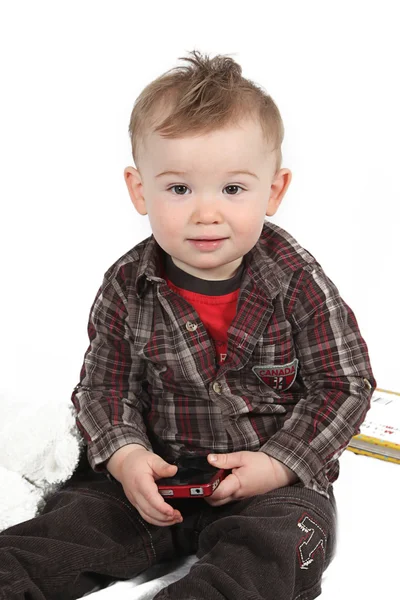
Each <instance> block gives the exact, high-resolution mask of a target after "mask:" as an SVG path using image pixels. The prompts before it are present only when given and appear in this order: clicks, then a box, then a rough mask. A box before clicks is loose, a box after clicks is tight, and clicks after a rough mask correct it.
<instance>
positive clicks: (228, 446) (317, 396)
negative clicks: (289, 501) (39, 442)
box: [72, 222, 376, 495]
mask: <svg viewBox="0 0 400 600" xmlns="http://www.w3.org/2000/svg"><path fill="white" fill-rule="evenodd" d="M162 260H163V250H162V249H161V248H160V246H159V245H158V244H157V242H156V241H155V239H154V237H153V236H150V237H149V238H147V239H145V240H143V241H142V242H140V243H139V244H137V245H136V246H135V247H134V248H132V249H131V250H130V251H129V252H127V253H126V254H124V256H122V257H121V258H120V259H119V260H118V261H117V262H115V263H114V264H113V265H112V266H111V267H110V268H109V269H108V271H107V272H106V273H105V275H104V280H103V283H102V285H101V287H100V289H99V290H98V293H97V295H96V298H95V300H94V303H93V305H92V307H91V311H90V316H89V323H88V335H89V340H90V345H89V347H88V349H87V351H86V353H85V357H84V362H83V366H82V370H81V374H80V382H79V383H78V385H77V386H76V387H75V389H74V390H73V393H72V401H73V403H74V406H75V408H76V413H77V424H78V427H79V429H80V431H81V433H82V435H83V437H84V439H85V440H86V444H87V447H88V458H89V461H90V464H91V465H92V467H93V468H94V469H95V470H102V469H104V468H105V467H104V461H106V460H107V459H108V458H109V457H110V456H111V455H112V454H113V453H114V452H115V451H116V450H118V449H119V448H120V447H122V446H124V445H125V444H127V443H138V444H142V445H143V446H144V447H146V448H147V449H149V450H153V451H154V452H157V453H158V454H160V455H161V456H163V457H164V458H166V459H167V460H168V459H172V458H175V457H177V456H179V455H181V454H182V453H186V454H187V453H196V454H202V455H204V454H207V453H208V452H212V451H215V452H217V453H218V452H219V453H221V452H235V451H239V450H251V451H262V452H266V453H267V454H268V455H270V456H272V457H274V458H276V459H278V460H279V461H281V462H282V463H284V464H285V465H287V466H288V467H289V468H290V469H292V470H293V471H295V473H297V475H298V477H299V478H300V479H301V480H302V482H303V483H304V485H305V486H306V487H309V488H311V489H315V490H316V491H318V492H320V493H321V494H323V495H327V490H328V488H329V484H330V482H333V481H334V480H335V479H336V478H337V476H338V473H339V465H338V457H339V456H340V454H341V453H342V452H343V450H344V449H345V448H346V446H347V445H348V443H349V441H350V439H351V437H352V436H353V435H354V434H356V433H357V432H358V431H359V426H360V424H361V423H362V421H363V420H364V417H365V414H366V411H367V410H368V408H369V403H370V398H371V395H372V392H373V390H374V388H375V386H376V382H375V379H374V376H373V374H372V371H371V366H370V362H369V357H368V350H367V346H366V344H365V341H364V340H363V338H362V337H361V334H360V331H359V328H358V326H357V321H356V319H355V316H354V314H353V312H352V310H351V309H350V308H349V307H348V306H347V304H346V303H345V302H344V301H343V299H342V298H341V297H340V295H339V293H338V290H337V288H336V287H335V285H334V284H333V283H332V281H331V280H330V279H329V278H328V277H327V276H326V275H325V273H324V271H323V270H322V268H321V266H320V265H319V264H318V262H317V261H316V260H315V259H314V257H313V256H312V255H311V254H309V253H308V252H307V251H306V250H305V249H304V248H302V247H301V246H300V245H299V244H298V242H297V241H296V240H295V239H294V238H293V237H292V236H290V235H289V234H288V233H287V232H286V231H284V230H283V229H282V228H280V227H278V226H277V225H275V224H272V223H269V222H265V224H264V226H263V230H262V232H261V235H260V238H259V241H258V242H257V244H256V245H255V246H254V248H253V249H252V250H251V251H250V252H248V253H247V254H246V255H245V257H244V261H245V269H244V274H243V278H242V281H241V288H240V293H239V298H238V303H237V312H236V316H235V318H234V320H233V322H232V323H231V326H230V328H229V330H228V348H227V358H226V361H225V362H224V363H223V364H221V365H218V364H217V361H216V354H215V349H214V347H213V344H212V342H211V340H210V338H209V335H208V333H207V331H206V329H205V327H204V325H203V323H202V322H201V320H200V319H199V316H198V314H197V313H196V311H195V310H194V308H193V307H192V306H191V305H190V304H189V303H188V302H187V301H186V300H185V299H184V298H182V297H181V296H179V295H177V294H175V293H174V292H173V291H172V290H171V289H170V288H169V287H168V285H167V283H166V281H165V279H163V278H162V277H161V276H160V273H162V270H161V264H162ZM297 361H298V362H297ZM296 364H297V365H298V367H297V370H296V374H295V375H296V376H295V379H294V378H293V377H292V379H294V381H292V379H291V378H290V377H289V378H285V377H283V378H280V377H279V374H280V369H284V367H285V365H292V369H293V365H296ZM253 367H254V369H253ZM263 372H268V374H269V375H271V373H272V375H274V374H275V373H276V375H277V377H276V378H273V377H272V378H271V377H268V378H265V377H264V378H263V377H260V376H259V375H260V374H261V375H262V373H263ZM282 373H284V371H282Z"/></svg>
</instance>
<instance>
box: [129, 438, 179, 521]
mask: <svg viewBox="0 0 400 600" xmlns="http://www.w3.org/2000/svg"><path fill="white" fill-rule="evenodd" d="M177 469H178V468H177V466H176V465H171V464H169V463H167V462H165V460H163V459H162V458H161V456H159V455H158V454H154V453H153V452H149V451H148V450H146V449H145V448H143V449H140V450H139V449H136V450H133V451H132V452H130V453H129V454H127V455H126V457H125V458H124V460H123V462H122V465H121V470H120V479H119V480H120V482H121V484H122V487H123V488H124V492H125V495H126V497H127V498H128V500H129V502H130V503H131V504H133V506H134V507H135V508H136V510H137V511H138V512H139V513H140V515H141V516H142V517H143V519H144V520H145V521H147V522H148V523H151V524H152V525H160V526H164V527H165V526H167V525H175V523H180V522H181V521H182V516H181V514H180V512H179V511H178V510H176V509H173V508H172V506H170V505H169V504H167V503H166V502H165V501H164V498H163V497H162V496H161V494H160V493H159V491H158V488H157V485H156V483H155V481H156V480H157V479H161V478H162V477H172V476H173V475H175V474H176V471H177Z"/></svg>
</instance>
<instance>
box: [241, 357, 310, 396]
mask: <svg viewBox="0 0 400 600" xmlns="http://www.w3.org/2000/svg"><path fill="white" fill-rule="evenodd" d="M298 364H299V361H298V360H297V358H295V359H294V360H292V362H290V363H287V364H286V365H257V366H256V367H253V368H252V371H253V373H254V374H255V375H257V377H258V379H260V381H262V382H263V383H265V384H267V385H268V386H269V387H270V388H272V389H273V390H278V391H281V392H284V391H286V390H288V389H289V388H290V386H291V385H293V383H294V380H295V379H296V375H297V365H298Z"/></svg>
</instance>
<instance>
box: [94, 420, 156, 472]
mask: <svg viewBox="0 0 400 600" xmlns="http://www.w3.org/2000/svg"><path fill="white" fill-rule="evenodd" d="M86 444H87V456H88V460H89V463H90V466H91V467H92V469H93V470H94V471H97V472H105V471H107V469H106V467H105V464H104V463H105V462H106V461H107V460H108V459H109V458H110V457H111V456H112V455H113V454H114V452H116V451H117V450H119V449H120V448H122V447H123V446H126V445H127V444H140V445H141V446H144V448H146V450H149V452H152V451H153V448H152V446H151V444H150V442H149V440H148V438H147V437H146V436H141V435H139V434H138V431H137V429H135V428H131V427H126V426H120V425H116V426H114V427H112V428H111V429H108V430H107V431H102V432H101V434H100V435H99V436H97V438H96V439H95V440H93V441H91V442H86Z"/></svg>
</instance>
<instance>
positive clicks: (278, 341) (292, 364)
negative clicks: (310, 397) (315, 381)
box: [232, 318, 302, 403]
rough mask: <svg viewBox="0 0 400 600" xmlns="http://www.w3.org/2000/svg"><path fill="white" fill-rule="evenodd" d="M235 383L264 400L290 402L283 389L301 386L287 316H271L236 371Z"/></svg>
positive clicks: (294, 388) (244, 390)
mask: <svg viewBox="0 0 400 600" xmlns="http://www.w3.org/2000/svg"><path fill="white" fill-rule="evenodd" d="M232 383H233V380H232ZM236 383H237V386H239V387H240V388H241V390H242V391H243V393H246V392H248V393H249V394H251V396H252V397H253V398H256V397H258V398H259V399H260V401H261V402H267V403H280V402H282V403H286V402H287V401H289V402H290V401H291V399H290V398H289V397H287V398H284V395H285V393H286V394H289V393H290V394H292V393H293V392H296V391H299V390H300V388H302V385H301V384H299V362H298V360H297V357H296V348H295V344H294V340H293V336H292V329H291V326H290V324H289V323H288V322H287V321H286V320H283V321H281V322H279V321H278V320H277V319H276V318H275V319H274V318H273V319H271V322H270V323H269V325H268V327H267V328H266V330H265V331H264V333H263V335H262V336H261V337H260V339H259V340H258V341H257V343H256V345H255V347H254V351H253V353H252V356H251V358H250V360H249V361H248V362H247V363H246V364H245V365H244V367H243V368H242V369H240V370H239V371H237V372H236ZM236 391H237V392H238V391H239V389H237V390H236Z"/></svg>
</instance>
